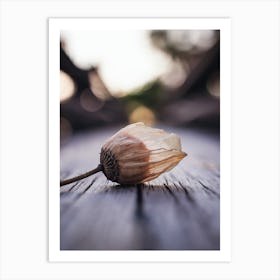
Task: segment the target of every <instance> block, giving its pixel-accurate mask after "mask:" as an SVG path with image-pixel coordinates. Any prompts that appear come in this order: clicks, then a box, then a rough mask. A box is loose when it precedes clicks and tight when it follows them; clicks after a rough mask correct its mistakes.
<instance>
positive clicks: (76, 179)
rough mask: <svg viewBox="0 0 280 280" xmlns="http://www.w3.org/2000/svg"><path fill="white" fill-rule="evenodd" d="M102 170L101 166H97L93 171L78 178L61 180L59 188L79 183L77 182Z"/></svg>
mask: <svg viewBox="0 0 280 280" xmlns="http://www.w3.org/2000/svg"><path fill="white" fill-rule="evenodd" d="M102 170H103V166H102V165H101V164H99V165H98V166H97V167H96V168H95V169H92V170H90V171H88V172H86V173H84V174H82V175H79V176H76V177H73V178H70V179H66V180H63V181H60V187H62V186H64V185H68V184H71V183H74V182H76V181H79V180H82V179H84V178H87V177H89V176H91V175H93V174H95V173H97V172H100V171H102Z"/></svg>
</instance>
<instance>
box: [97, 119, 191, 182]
mask: <svg viewBox="0 0 280 280" xmlns="http://www.w3.org/2000/svg"><path fill="white" fill-rule="evenodd" d="M186 155H187V154H186V153H184V152H182V151H181V143H180V139H179V137H178V136H177V135H175V134H173V133H166V132H165V131H164V130H162V129H155V128H151V127H147V126H145V125H144V124H143V123H134V124H131V125H128V126H126V127H124V128H123V129H121V130H119V131H118V132H117V133H116V134H114V135H113V136H112V137H111V138H109V139H108V140H107V142H106V143H105V144H104V145H103V147H102V149H101V154H100V164H101V166H102V167H103V170H102V171H103V172H104V174H105V176H106V177H107V178H108V179H109V180H111V181H113V182H118V183H120V184H135V183H142V182H147V181H150V180H152V179H155V178H157V177H158V176H159V175H161V174H162V173H164V172H166V171H169V170H171V169H172V168H173V167H175V166H176V165H177V164H178V163H179V162H180V160H182V159H183V158H184V157H185V156H186Z"/></svg>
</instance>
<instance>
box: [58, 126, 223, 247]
mask: <svg viewBox="0 0 280 280" xmlns="http://www.w3.org/2000/svg"><path fill="white" fill-rule="evenodd" d="M162 128H164V129H165V130H167V131H168V132H174V133H176V134H178V135H179V136H180V137H181V141H182V147H183V150H184V151H185V152H186V153H188V155H189V156H188V157H186V158H185V159H183V160H182V161H181V162H180V163H179V165H178V166H177V167H175V168H174V169H173V170H171V171H170V172H168V173H166V174H164V175H162V176H160V177H159V178H157V179H155V180H153V181H151V182H149V183H145V184H141V185H138V186H135V185H131V186H121V185H118V184H116V183H112V182H110V181H108V180H107V179H106V177H105V176H104V175H103V174H102V173H98V174H96V175H93V176H91V177H89V178H87V179H84V180H82V181H79V182H76V183H73V184H70V185H67V186H64V187H62V188H61V190H60V193H61V194H60V233H61V236H60V247H61V250H219V248H220V219H219V217H220V176H219V174H220V172H219V170H220V166H219V157H220V154H219V134H217V133H213V132H209V131H203V130H198V129H187V128H186V129H175V128H169V127H162ZM118 129H119V127H114V128H111V129H103V130H98V131H93V132H87V133H81V134H77V135H75V136H74V137H73V138H72V139H71V140H70V141H69V142H68V143H66V144H64V145H63V146H62V147H61V179H65V178H69V177H72V176H75V175H79V174H81V173H83V172H85V171H88V170H90V169H92V168H95V167H96V166H97V165H98V163H99V153H100V149H101V146H102V144H103V143H104V140H105V139H107V138H108V137H109V136H111V135H112V134H113V133H114V132H116V131H117V130H118Z"/></svg>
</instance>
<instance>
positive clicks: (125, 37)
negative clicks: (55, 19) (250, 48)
mask: <svg viewBox="0 0 280 280" xmlns="http://www.w3.org/2000/svg"><path fill="white" fill-rule="evenodd" d="M138 121H142V122H144V123H145V124H147V125H151V126H157V125H162V124H164V125H167V126H173V127H174V126H178V127H203V128H207V129H211V130H214V131H215V132H216V133H219V129H220V34H219V31H218V30H127V31H125V30H83V31H81V30H71V31H70V30H64V31H62V32H61V43H60V128H61V134H60V135H61V143H62V144H63V143H65V142H67V141H68V140H69V139H71V137H72V136H73V135H74V134H75V133H76V132H80V131H82V130H92V129H95V128H98V127H106V126H112V125H126V124H128V123H133V122H138Z"/></svg>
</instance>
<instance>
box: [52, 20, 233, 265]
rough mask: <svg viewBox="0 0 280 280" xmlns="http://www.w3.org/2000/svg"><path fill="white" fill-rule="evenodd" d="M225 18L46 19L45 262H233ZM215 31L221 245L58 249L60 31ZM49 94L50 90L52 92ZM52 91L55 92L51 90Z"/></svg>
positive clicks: (227, 24)
mask: <svg viewBox="0 0 280 280" xmlns="http://www.w3.org/2000/svg"><path fill="white" fill-rule="evenodd" d="M230 25H231V22H230V19H228V18H219V19H217V18H211V19H206V18H205V19H195V18H188V19H186V18H176V19H175V18H172V19H171V18H165V19H164V18H153V19H152V18H145V19H143V18H121V19H120V18H94V19H87V18H83V19H68V18H67V19H61V18H51V19H49V261H52V262H86V261H92V262H110V261H118V262H143V261H144V262H217V261H219V262H228V261H230V260H231V195H230V193H231V84H230V80H231V71H230V70H231V49H230V46H231V35H230V33H231V32H230V31H231V30H230ZM112 26H113V29H147V30H149V29H219V30H220V32H221V66H220V67H221V69H220V73H221V79H220V81H221V182H220V183H221V208H220V213H221V214H220V215H221V216H220V225H221V227H220V228H221V232H220V233H221V234H220V236H221V239H220V240H221V246H220V250H219V251H164V250H160V251H156V250H155V251H149V252H147V251H76V250H75V251H60V244H59V243H60V241H59V239H60V238H59V236H60V220H59V207H60V206H59V205H60V201H59V192H60V190H59V187H57V188H54V186H59V181H60V178H59V169H60V166H59V162H60V160H59V88H60V87H59V61H60V59H59V40H60V31H61V30H63V29H76V30H77V29H82V30H85V29H98V30H101V29H102V30H106V29H107V30H108V29H112ZM50 93H51V94H50ZM54 93H56V94H54Z"/></svg>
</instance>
